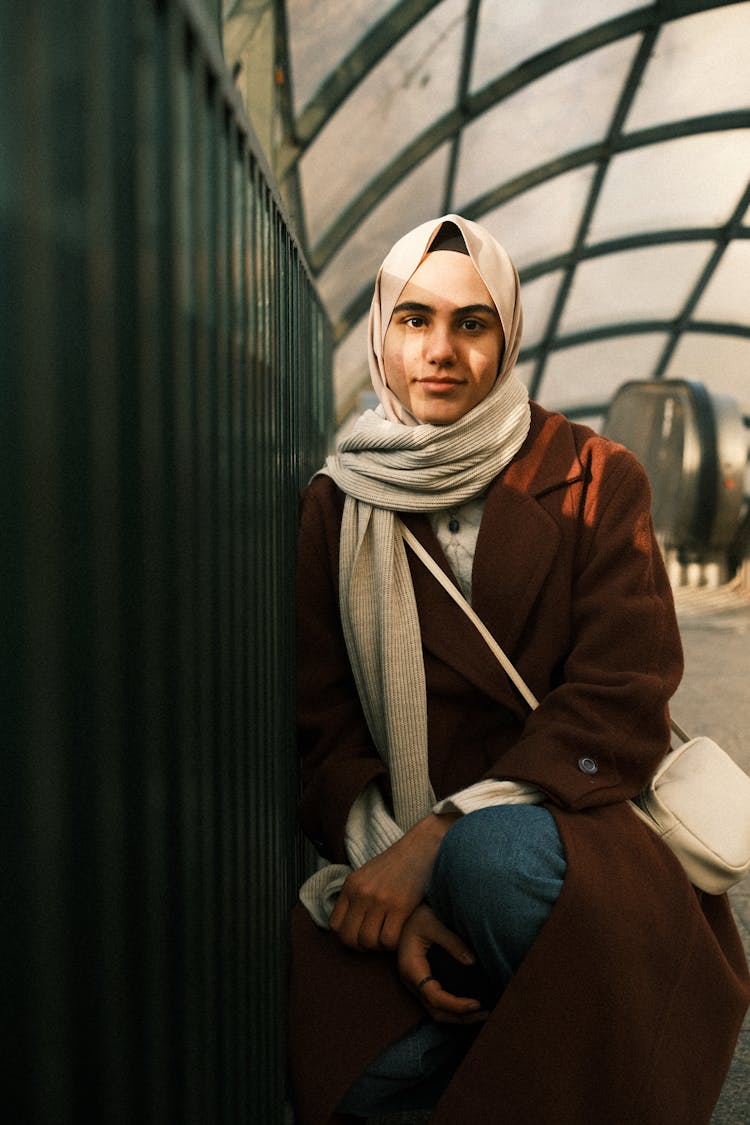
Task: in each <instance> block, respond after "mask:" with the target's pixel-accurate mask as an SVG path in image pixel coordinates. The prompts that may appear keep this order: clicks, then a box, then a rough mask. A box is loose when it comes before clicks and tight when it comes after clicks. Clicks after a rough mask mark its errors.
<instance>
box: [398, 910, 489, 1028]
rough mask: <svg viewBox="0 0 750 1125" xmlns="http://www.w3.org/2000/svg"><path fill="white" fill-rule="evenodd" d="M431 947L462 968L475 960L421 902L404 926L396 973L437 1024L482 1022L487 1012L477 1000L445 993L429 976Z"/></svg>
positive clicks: (430, 975)
mask: <svg viewBox="0 0 750 1125" xmlns="http://www.w3.org/2000/svg"><path fill="white" fill-rule="evenodd" d="M433 945H439V946H441V947H442V948H443V949H444V950H445V951H446V953H450V955H451V956H452V957H455V958H456V960H457V961H461V962H463V964H465V965H472V964H474V962H475V960H476V959H475V957H474V955H473V954H472V952H471V950H470V949H469V947H468V946H467V945H466V944H465V943H464V942H463V941H462V940H461V938H460V937H459V936H458V935H457V934H454V933H453V931H452V930H449V929H448V927H447V926H444V925H443V923H442V922H441V921H440V919H439V918H438V917H437V915H436V914H435V913H434V912H433V911H432V910H431V909H430V907H429V906H427V904H426V903H422V904H421V906H418V907H417V908H416V910H415V911H414V912H413V913H412V915H411V917H410V918H409V920H408V922H407V923H406V925H405V926H404V928H403V932H402V934H401V941H400V942H399V946H398V971H399V973H400V975H401V979H402V980H403V982H404V984H405V985H406V986H407V988H409V989H410V990H411V991H412V992H413V993H414V994H415V995H416V996H417V997H418V998H419V1001H420V1003H421V1004H422V1007H423V1008H424V1009H425V1011H426V1012H427V1013H428V1015H430V1016H431V1017H432V1018H433V1019H434V1020H437V1022H438V1023H467V1024H468V1023H477V1022H479V1021H480V1020H485V1019H486V1018H487V1015H488V1012H487V1011H485V1010H483V1009H482V1005H481V1003H480V1002H479V1000H476V999H474V998H472V997H468V996H454V995H453V993H452V992H446V991H445V989H444V988H442V986H441V984H440V981H438V980H436V979H435V978H434V977H433V976H432V972H431V969H430V963H429V961H428V960H427V954H428V953H429V951H430V947H431V946H433ZM425 978H427V980H426V981H425ZM422 982H425V983H422Z"/></svg>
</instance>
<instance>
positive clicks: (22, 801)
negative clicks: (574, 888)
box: [0, 0, 332, 1125]
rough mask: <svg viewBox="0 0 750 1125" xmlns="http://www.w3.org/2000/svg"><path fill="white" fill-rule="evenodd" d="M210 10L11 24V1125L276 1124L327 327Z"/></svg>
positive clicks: (94, 3) (6, 779)
mask: <svg viewBox="0 0 750 1125" xmlns="http://www.w3.org/2000/svg"><path fill="white" fill-rule="evenodd" d="M207 10H208V11H211V10H212V5H206V7H205V8H203V7H200V6H199V5H196V4H195V3H188V2H187V0H181V2H177V0H171V2H166V0H165V2H163V3H152V2H150V0H130V2H128V0H119V2H118V0H77V2H73V0H70V2H65V0H56V2H54V3H53V2H52V0H43V2H42V0H40V2H37V3H34V4H23V5H15V4H13V5H10V4H4V5H2V6H1V7H0V54H1V55H2V66H1V67H0V83H2V88H1V89H0V95H1V96H0V114H1V115H2V116H1V117H0V129H1V134H0V140H1V146H0V148H1V152H2V166H1V167H0V224H1V225H0V292H1V293H2V297H1V298H0V302H1V303H0V326H1V336H0V338H1V339H2V345H1V346H0V347H1V356H2V358H1V359H0V363H1V364H2V377H1V379H0V396H1V398H0V406H1V410H0V425H1V426H2V430H1V432H0V494H1V495H2V525H1V538H0V544H1V545H0V550H1V551H2V607H3V608H2V625H3V630H2V642H1V643H2V654H3V674H2V709H1V711H0V722H1V724H2V727H1V731H0V735H1V739H2V742H1V750H2V762H3V773H2V783H1V785H0V791H1V792H2V824H3V849H4V855H3V876H4V877H3V882H4V895H3V907H2V909H3V930H4V934H5V937H6V941H5V942H4V948H5V949H6V951H7V952H6V957H5V963H4V971H3V978H4V992H5V995H4V997H3V1014H4V1017H5V1020H4V1023H6V1024H7V1025H9V1031H10V1038H8V1039H7V1040H6V1041H7V1042H8V1044H9V1045H10V1046H9V1047H8V1048H7V1049H6V1057H8V1058H9V1060H10V1061H11V1063H12V1066H11V1080H10V1088H9V1094H10V1098H9V1099H8V1101H9V1102H10V1104H11V1105H12V1106H13V1115H12V1117H11V1118H10V1119H11V1120H13V1121H14V1122H15V1121H19V1122H24V1123H26V1122H29V1123H33V1125H48V1123H49V1125H52V1123H54V1125H81V1122H83V1121H84V1120H86V1121H95V1122H101V1123H104V1122H106V1125H119V1123H123V1125H124V1123H128V1125H147V1123H151V1122H154V1123H157V1122H158V1123H167V1122H169V1123H175V1125H191V1123H195V1125H211V1123H214V1122H242V1123H243V1125H250V1123H256V1122H257V1123H259V1125H266V1123H269V1125H274V1123H276V1122H281V1121H282V1120H283V1119H284V1078H285V1076H284V1026H285V1013H284V986H285V979H286V957H287V935H286V921H287V912H288V908H289V905H290V903H291V902H292V901H293V898H294V895H295V890H296V886H297V883H298V879H299V875H300V867H301V864H300V853H299V844H298V842H297V836H296V830H295V819H294V818H295V797H296V772H295V753H294V733H293V726H292V714H293V689H292V684H293V679H292V675H291V667H292V642H293V606H292V598H291V584H292V574H293V567H294V544H295V535H296V524H297V507H298V497H299V492H300V487H301V485H302V483H303V482H304V481H305V480H306V479H307V477H308V476H309V475H310V473H311V472H312V471H313V470H314V468H315V467H317V465H318V464H319V463H320V460H321V458H322V456H323V453H324V447H325V445H326V441H327V435H328V432H329V425H330V418H331V413H332V411H331V402H330V389H329V388H330V333H329V326H328V324H327V321H326V320H325V317H324V315H323V313H322V311H321V308H320V306H319V304H318V303H317V299H316V297H315V294H314V289H313V287H312V286H311V284H310V281H309V278H308V274H307V272H306V268H305V265H304V263H303V262H302V261H301V259H300V256H299V253H298V251H297V249H296V246H295V243H294V241H293V239H292V237H291V236H290V234H289V232H288V230H287V229H286V226H285V223H284V218H283V215H282V214H281V213H280V210H279V208H278V206H277V203H276V199H275V195H274V193H273V191H272V189H271V188H270V187H269V186H268V183H267V181H266V179H265V177H264V174H263V170H262V167H261V166H260V162H259V159H258V158H256V156H255V155H254V152H253V145H252V141H251V140H250V139H249V138H248V136H247V132H246V129H245V126H244V123H243V120H242V116H241V112H240V111H238V110H237V103H236V101H235V98H234V94H233V92H232V90H231V86H230V84H229V81H228V78H227V76H226V73H225V70H224V67H223V63H222V60H221V56H220V53H219V48H218V46H217V39H216V35H215V31H214V27H213V24H212V23H211V22H209V20H208V18H207V16H206V11H207Z"/></svg>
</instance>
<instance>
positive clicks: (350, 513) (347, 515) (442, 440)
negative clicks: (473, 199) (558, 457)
mask: <svg viewBox="0 0 750 1125" xmlns="http://www.w3.org/2000/svg"><path fill="white" fill-rule="evenodd" d="M444 223H452V224H454V225H455V227H457V228H458V230H459V231H460V232H461V235H462V237H463V239H464V242H465V244H466V248H467V250H468V251H469V255H470V257H471V260H472V262H473V263H474V266H475V267H476V269H477V271H478V272H479V274H480V275H481V277H482V279H483V281H484V283H485V285H486V286H487V289H488V290H489V292H490V294H491V296H492V299H493V301H494V303H495V306H496V308H497V311H498V313H499V315H500V320H501V323H502V326H503V331H504V333H505V350H504V353H503V358H502V362H501V366H500V370H499V372H498V378H497V381H496V383H495V385H494V387H493V388H492V390H491V391H490V393H489V394H488V395H487V396H486V398H485V399H483V400H482V402H480V403H479V404H478V405H477V406H475V407H474V408H473V409H472V410H470V411H469V412H468V413H467V414H465V415H464V416H463V418H460V419H459V420H458V421H456V422H453V423H452V424H450V425H446V426H433V425H425V424H422V423H419V422H418V420H417V419H416V418H414V416H413V415H412V414H411V413H410V412H409V411H408V410H407V409H406V408H405V406H404V405H403V404H402V403H401V402H400V401H399V400H398V399H397V398H396V396H395V395H394V394H393V392H392V391H391V390H390V388H389V387H388V385H387V381H386V375H385V369H384V367H383V360H382V352H383V341H384V339H385V333H386V331H387V328H388V324H389V321H390V318H391V314H392V312H393V309H394V307H395V305H396V302H397V301H398V298H399V295H400V293H401V291H402V290H403V288H404V286H405V285H406V283H407V281H408V280H409V278H410V277H411V276H412V274H413V273H414V271H415V270H416V269H417V267H418V266H419V264H420V263H421V262H422V260H423V259H424V257H425V255H426V254H427V253H428V252H429V249H430V246H431V245H432V243H433V242H434V240H435V238H436V236H437V235H438V233H439V232H440V230H441V228H442V227H443V224H444ZM519 289H520V286H519V280H518V274H517V272H516V269H515V267H514V265H513V263H512V262H511V260H510V258H509V257H508V255H507V253H506V252H505V250H504V249H503V248H502V246H500V245H499V243H497V242H496V241H495V239H494V238H492V236H491V235H490V234H489V233H488V232H487V231H485V230H484V229H483V228H482V227H480V226H478V225H477V224H476V223H473V222H469V221H468V220H467V219H464V218H462V217H461V216H459V215H444V216H442V217H441V218H438V219H434V220H432V221H431V222H428V223H424V224H423V225H422V226H419V227H417V228H416V229H415V230H413V231H411V232H410V233H409V234H407V235H405V236H404V237H403V238H402V239H400V241H399V242H397V243H396V245H395V246H394V247H393V249H392V250H391V252H390V253H389V254H388V256H387V257H386V259H385V261H384V262H383V265H382V266H381V269H380V272H379V273H378V277H377V280H376V283H375V294H374V296H373V301H372V307H371V312H370V340H369V359H370V373H371V376H372V382H373V386H374V388H375V391H376V392H377V394H378V397H379V399H380V403H381V405H380V407H379V408H378V410H376V411H367V412H366V413H365V414H364V415H362V417H361V418H360V419H359V421H358V423H357V425H356V426H355V427H354V429H353V431H352V433H351V434H350V435H349V436H348V437H347V438H346V439H345V440H344V441H343V442H342V444H341V445H340V446H339V449H338V450H337V452H336V454H335V455H334V456H333V457H329V458H328V461H327V462H326V466H325V470H324V471H325V472H326V473H328V474H329V475H330V476H331V477H332V478H333V479H334V481H335V482H336V484H337V485H338V486H339V487H340V488H341V489H342V490H343V491H344V492H345V493H346V494H347V498H346V503H345V506H344V516H343V520H342V525H341V548H340V555H339V579H340V609H341V619H342V624H343V630H344V637H345V639H346V644H347V651H348V653H349V658H350V661H351V665H352V670H353V673H354V677H355V681H356V683H357V689H358V692H359V696H360V699H361V702H362V707H363V710H364V713H365V717H366V719H367V722H368V725H369V728H370V732H371V734H372V737H373V740H374V742H375V745H376V746H377V748H378V752H379V753H380V755H381V756H382V757H383V759H384V761H385V762H386V764H387V765H388V768H389V773H390V778H391V787H392V792H393V814H394V817H395V820H396V822H397V824H398V825H399V827H400V828H401V829H402V830H404V831H405V830H407V829H408V828H410V827H411V826H412V825H413V824H414V823H416V821H417V820H419V819H421V818H422V817H423V816H425V815H427V813H428V812H429V811H430V809H431V807H432V804H433V802H434V797H433V794H432V789H431V786H430V782H429V777H428V771H427V749H428V748H427V696H426V688H425V678H424V662H423V656H422V646H421V637H420V630H419V617H418V614H417V607H416V602H415V599H414V589H413V587H412V583H411V575H410V571H409V566H408V561H407V558H406V550H405V547H404V542H403V539H402V537H401V534H400V530H399V529H400V522H399V521H398V518H397V516H396V515H395V513H397V512H400V511H401V512H403V511H410V512H416V511H437V510H441V509H443V508H447V507H452V506H455V505H458V504H462V503H465V502H466V501H467V500H470V499H472V498H474V497H476V496H479V495H481V494H482V493H483V492H484V491H485V490H486V488H487V487H488V486H489V484H490V483H491V481H492V480H493V479H494V478H495V477H496V476H497V475H498V473H500V472H501V471H502V469H503V468H504V467H505V466H506V465H507V464H508V463H509V461H510V460H511V459H512V458H513V456H514V455H515V454H516V453H517V452H518V450H519V449H520V447H521V445H522V444H523V442H524V440H525V438H526V435H527V433H528V430H529V424H530V408H529V399H528V392H527V390H526V387H525V386H524V385H523V384H522V383H521V382H520V381H519V380H518V378H517V377H516V376H515V374H514V373H513V367H514V365H515V362H516V358H517V356H518V351H519V347H520V343H521V326H522V321H523V317H522V311H521V301H520V292H519Z"/></svg>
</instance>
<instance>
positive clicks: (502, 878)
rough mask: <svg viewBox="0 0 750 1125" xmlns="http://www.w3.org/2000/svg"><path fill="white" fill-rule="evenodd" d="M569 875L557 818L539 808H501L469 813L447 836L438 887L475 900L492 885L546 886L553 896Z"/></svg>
mask: <svg viewBox="0 0 750 1125" xmlns="http://www.w3.org/2000/svg"><path fill="white" fill-rule="evenodd" d="M564 874H565V856H564V852H563V847H562V842H561V840H560V836H559V833H558V831H557V826H556V824H555V821H554V818H553V817H552V815H551V813H550V812H548V810H547V809H544V808H541V807H539V806H537V805H497V806H493V807H491V808H485V809H479V810H477V811H476V812H473V813H468V814H467V815H465V816H463V817H461V818H460V820H457V821H456V823H455V824H454V825H453V826H452V828H451V829H450V830H449V831H448V832H447V833H446V835H445V836H444V838H443V840H442V843H441V846H440V850H439V852H438V855H437V859H436V861H435V866H434V869H433V877H432V886H433V889H435V888H437V887H439V886H441V885H443V886H446V885H447V887H449V888H450V889H451V891H452V893H456V892H458V893H459V894H461V895H472V894H475V893H477V892H478V891H486V890H487V887H488V885H492V886H494V887H497V886H498V885H501V886H502V885H507V886H514V887H515V886H519V885H524V884H528V883H538V882H539V881H541V882H543V883H546V884H549V885H550V889H551V892H552V893H553V892H554V887H555V885H556V884H559V887H561V886H562V880H563V878H564ZM559 887H558V892H557V893H559Z"/></svg>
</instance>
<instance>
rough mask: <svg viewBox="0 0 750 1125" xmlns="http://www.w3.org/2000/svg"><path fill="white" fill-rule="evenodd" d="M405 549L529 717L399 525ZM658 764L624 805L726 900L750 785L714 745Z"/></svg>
mask: <svg viewBox="0 0 750 1125" xmlns="http://www.w3.org/2000/svg"><path fill="white" fill-rule="evenodd" d="M399 523H400V531H401V534H402V536H403V538H404V541H405V542H406V543H408V545H409V546H410V547H411V549H412V550H413V551H414V553H415V554H416V555H417V556H418V557H419V558H420V559H421V560H422V562H423V563H424V564H425V566H426V567H428V568H429V570H431V571H432V573H433V574H434V575H435V577H436V578H437V580H438V582H440V584H441V585H442V586H443V587H444V589H445V590H446V592H447V593H448V594H449V595H450V596H451V597H452V598H453V600H454V602H456V604H457V605H459V606H460V607H461V609H462V610H463V611H464V613H465V614H466V616H467V617H468V618H469V620H470V621H472V622H473V624H474V625H475V626H476V628H477V629H478V631H479V632H480V634H481V635H482V637H483V638H484V641H485V643H486V644H487V646H488V648H489V649H490V650H491V651H492V653H493V654H494V655H495V657H496V658H497V660H498V661H499V662H500V664H501V666H502V667H503V669H504V671H505V672H506V673H507V675H508V676H509V677H510V679H511V680H512V682H513V684H514V685H515V687H516V688H517V689H518V691H519V692H520V694H521V695H522V696H523V698H524V699H525V700H526V702H527V703H528V705H529V707H530V708H531V709H532V710H533V709H535V708H536V707H538V706H539V701H538V699H537V698H536V696H535V695H534V693H533V692H532V691H531V689H530V688H529V686H528V685H527V683H526V682H525V680H524V679H523V677H522V676H521V675H520V673H519V672H518V670H517V668H516V667H515V665H514V664H513V663H512V661H511V660H509V659H508V657H507V656H506V655H505V653H504V652H503V650H502V648H501V647H500V645H499V644H498V643H497V641H496V640H495V638H494V637H493V636H492V634H491V633H490V631H489V629H487V627H486V625H485V624H484V622H483V621H482V620H481V618H479V617H478V616H477V614H476V613H475V612H474V610H473V609H472V608H471V606H470V605H469V603H468V602H467V600H466V598H465V597H464V596H463V594H462V593H461V592H460V590H458V588H457V587H456V586H455V585H454V584H453V583H452V582H451V580H450V579H449V578H448V576H447V575H446V574H445V572H444V571H443V570H442V569H441V568H440V567H439V566H438V564H437V563H436V562H435V560H434V559H433V558H432V556H431V555H430V554H429V553H428V552H427V551H426V550H425V549H424V547H423V546H422V544H421V543H420V542H419V540H418V539H416V538H415V536H414V535H413V534H412V533H411V531H409V529H408V528H407V527H405V526H404V524H403V523H401V521H399ZM672 729H673V730H674V732H675V733H676V734H677V736H678V737H679V738H681V739H682V740H683V741H682V743H681V745H679V746H677V747H676V748H675V749H674V750H670V751H669V752H668V753H667V754H666V755H665V757H664V759H663V760H662V762H661V764H660V765H659V767H658V769H657V770H656V772H655V774H654V776H653V777H652V778H651V781H650V782H649V784H648V786H647V787H646V788H645V789H644V790H643V791H642V792H641V793H640V794H639V795H638V796H637V797H636V798H635V799H634V800H632V801H628V804H629V805H630V807H631V808H632V810H633V812H634V813H635V814H636V816H638V817H640V819H641V820H642V821H643V822H644V823H645V824H647V825H648V826H649V828H651V829H652V830H653V831H654V832H655V833H656V834H657V835H658V836H660V837H661V839H662V840H663V841H664V843H665V844H666V845H667V847H669V848H671V850H672V851H673V852H674V854H675V855H676V856H677V858H678V859H679V861H680V863H681V864H682V866H683V868H684V869H685V872H686V874H687V876H688V878H689V879H690V882H691V883H693V884H694V886H696V887H698V888H699V889H700V890H702V891H706V892H707V893H708V894H712V895H718V894H723V893H724V891H727V890H728V889H729V888H730V887H732V886H734V884H735V883H738V882H739V881H740V879H742V878H744V876H745V875H747V873H748V871H750V777H748V776H747V774H746V773H744V772H743V770H741V769H740V767H739V766H738V765H737V763H736V762H734V761H733V760H732V758H730V757H729V755H728V754H727V753H726V752H725V751H724V750H722V749H721V747H720V746H718V745H717V744H716V743H715V742H714V741H713V740H712V739H710V738H705V737H698V738H689V737H688V736H687V734H685V732H684V731H683V730H682V728H681V727H679V726H678V725H677V724H676V723H675V722H674V721H673V722H672Z"/></svg>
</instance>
